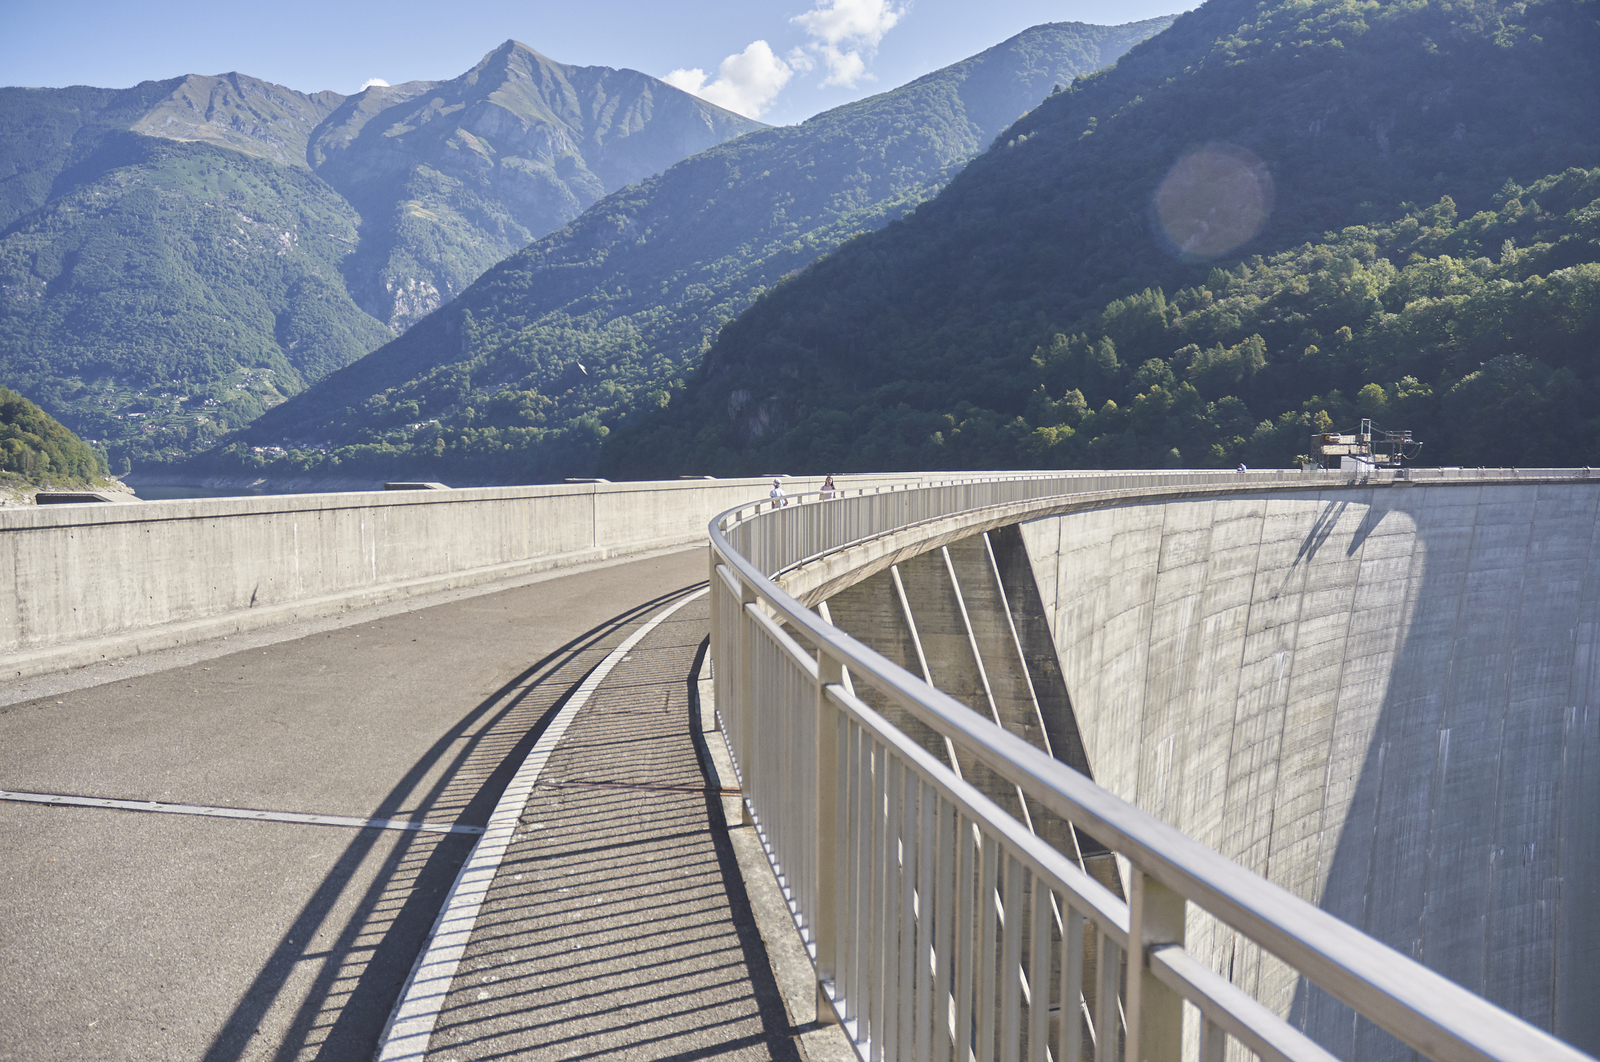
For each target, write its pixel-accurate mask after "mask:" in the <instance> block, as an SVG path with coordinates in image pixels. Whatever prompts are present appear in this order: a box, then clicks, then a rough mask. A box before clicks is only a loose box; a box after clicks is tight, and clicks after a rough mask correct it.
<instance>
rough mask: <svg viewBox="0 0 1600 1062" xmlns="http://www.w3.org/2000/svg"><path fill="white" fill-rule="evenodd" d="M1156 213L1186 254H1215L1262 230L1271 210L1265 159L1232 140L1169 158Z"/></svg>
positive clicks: (1157, 198) (1214, 255)
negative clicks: (1170, 162)
mask: <svg viewBox="0 0 1600 1062" xmlns="http://www.w3.org/2000/svg"><path fill="white" fill-rule="evenodd" d="M1155 211H1156V217H1157V218H1158V219H1159V220H1160V222H1161V229H1162V231H1163V232H1164V233H1166V236H1167V239H1169V240H1171V241H1172V245H1173V247H1175V248H1176V249H1177V251H1178V253H1179V254H1181V255H1182V256H1183V257H1185V258H1215V257H1216V256H1217V255H1219V254H1226V253H1227V252H1228V251H1231V250H1233V249H1234V248H1235V247H1238V246H1239V245H1240V244H1242V243H1244V242H1245V241H1246V240H1248V239H1250V237H1252V236H1254V235H1255V234H1256V233H1258V232H1260V231H1261V226H1263V225H1265V224H1266V222H1267V217H1268V215H1270V214H1271V213H1272V174H1270V173H1268V172H1267V164H1266V163H1264V162H1262V161H1261V160H1260V159H1258V158H1256V157H1255V156H1254V155H1252V154H1251V153H1250V152H1248V151H1246V150H1245V149H1244V148H1242V147H1239V146H1237V145H1234V144H1221V143H1213V144H1207V145H1205V146H1204V147H1202V148H1200V149H1199V150H1198V151H1192V152H1190V153H1189V154H1187V155H1185V156H1183V157H1182V158H1180V159H1179V160H1178V161H1177V162H1175V163H1173V165H1172V169H1170V170H1168V171H1167V176H1166V177H1165V178H1164V179H1163V180H1162V182H1161V187H1160V188H1158V189H1156V197H1155Z"/></svg>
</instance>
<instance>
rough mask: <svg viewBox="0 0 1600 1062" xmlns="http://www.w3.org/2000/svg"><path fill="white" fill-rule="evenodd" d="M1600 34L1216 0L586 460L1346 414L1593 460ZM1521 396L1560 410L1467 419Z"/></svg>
mask: <svg viewBox="0 0 1600 1062" xmlns="http://www.w3.org/2000/svg"><path fill="white" fill-rule="evenodd" d="M1597 16H1600V5H1596V4H1594V3H1592V2H1586V0H1547V2H1536V3H1527V4H1523V3H1515V4H1510V3H1497V2H1490V0H1464V2H1452V3H1440V2H1437V0H1429V2H1409V3H1377V2H1356V0H1294V2H1285V3H1272V4H1256V3H1254V2H1245V0H1211V2H1210V3H1207V4H1206V5H1205V6H1204V7H1202V8H1200V9H1198V10H1196V11H1193V12H1190V13H1188V14H1185V15H1183V16H1181V17H1180V18H1179V19H1178V20H1177V21H1176V22H1175V23H1174V24H1173V26H1172V28H1171V29H1169V30H1168V31H1167V32H1166V33H1163V34H1161V35H1160V36H1158V37H1155V38H1153V39H1151V40H1149V41H1147V42H1145V43H1144V44H1142V45H1140V46H1138V47H1136V48H1134V49H1133V50H1132V51H1131V52H1129V54H1128V55H1126V56H1124V57H1123V59H1122V60H1121V61H1120V62H1119V63H1118V64H1117V65H1116V66H1115V67H1114V68H1112V69H1110V70H1108V71H1105V72H1103V73H1100V74H1097V75H1095V76H1092V77H1088V78H1085V79H1082V80H1080V81H1078V82H1076V83H1075V84H1073V85H1072V86H1071V87H1070V88H1069V89H1067V90H1066V91H1064V92H1062V93H1059V94H1057V95H1055V96H1052V97H1051V98H1050V99H1049V100H1047V101H1046V102H1045V103H1044V104H1043V105H1042V106H1041V107H1039V108H1038V109H1036V110H1035V111H1033V112H1031V113H1030V114H1028V115H1027V116H1026V117H1024V118H1023V119H1022V120H1020V121H1019V122H1017V123H1016V125H1014V126H1013V127H1012V128H1011V129H1010V130H1008V131H1007V132H1006V133H1005V134H1004V135H1003V136H1002V137H1001V138H1000V140H999V141H998V142H997V143H996V145H995V147H994V148H993V149H991V150H990V151H989V152H987V153H986V154H985V155H984V156H983V157H981V158H980V159H977V160H975V161H974V162H973V163H972V165H970V166H969V167H967V169H966V170H964V171H963V172H962V173H961V175H960V176H958V177H957V178H956V179H955V180H953V181H952V182H951V183H950V184H949V185H948V186H947V187H946V188H945V189H944V191H943V192H942V193H941V194H940V195H939V196H938V197H937V198H936V199H934V200H933V201H931V202H929V203H927V204H924V205H923V206H922V207H921V208H919V209H918V210H917V211H916V212H915V213H914V214H912V215H911V216H909V217H907V218H905V219H904V220H902V221H900V222H898V223H897V224H894V225H891V226H888V227H887V228H885V229H884V230H882V231H880V232H878V233H875V234H872V235H870V236H866V237H863V238H861V239H859V240H856V241H853V242H851V243H850V244H848V245H846V246H845V247H843V248H841V249H840V251H839V252H838V253H836V254H834V255H832V256H830V257H829V258H827V259H824V260H822V261H821V262H819V263H817V264H816V265H815V266H813V267H812V268H811V269H809V270H806V271H804V272H803V273H801V274H800V275H799V276H796V277H794V278H792V279H790V280H789V281H788V282H786V283H784V284H782V285H780V286H779V287H778V288H776V289H775V290H773V291H771V292H769V293H768V294H767V295H766V296H765V297H764V298H763V299H762V300H760V302H758V303H757V304H756V305H755V306H754V307H752V309H751V310H750V311H749V312H747V313H746V314H744V315H743V316H742V317H741V318H740V319H739V320H738V321H736V322H735V323H733V324H732V325H730V326H729V327H728V328H727V329H725V330H724V331H723V332H722V334H721V336H720V337H719V339H718V341H717V343H716V344H715V345H714V347H713V348H712V350H711V351H710V353H709V355H708V357H707V359H706V362H705V366H704V368H703V370H702V372H701V374H700V375H699V376H698V377H697V378H696V379H695V380H694V381H693V383H692V386H691V387H690V389H689V393H688V394H687V395H686V396H684V399H683V400H682V401H678V400H675V401H674V402H673V403H672V405H671V407H670V408H669V409H667V410H665V411H663V412H662V413H661V414H658V415H657V416H655V417H654V418H652V419H651V421H650V422H649V423H645V424H640V425H638V426H637V427H635V428H634V429H632V430H629V431H625V432H623V433H621V435H620V436H619V437H613V438H612V439H611V440H608V444H607V447H606V449H605V453H604V455H603V461H602V465H601V469H602V472H603V474H609V475H612V476H630V475H655V474H679V473H713V474H729V473H734V472H752V471H768V470H771V469H776V468H782V469H784V470H786V471H791V472H800V471H812V472H825V471H844V470H848V469H856V468H899V467H912V468H915V467H927V468H934V467H937V468H945V467H986V466H997V467H1011V466H1014V465H1016V464H1040V465H1047V466H1050V465H1065V466H1084V465H1097V466H1098V465H1112V466H1128V465H1149V464H1155V465H1162V464H1185V465H1190V464H1231V463H1233V462H1234V461H1236V460H1239V459H1248V460H1249V461H1251V462H1252V463H1273V464H1277V463H1287V462H1289V461H1291V460H1293V458H1294V457H1295V456H1296V455H1298V454H1301V453H1304V452H1305V451H1306V449H1307V437H1308V436H1309V434H1310V431H1311V427H1312V425H1313V424H1316V423H1321V422H1322V418H1319V414H1325V415H1326V419H1327V420H1328V421H1331V422H1333V424H1334V426H1335V427H1339V428H1343V429H1345V430H1350V428H1351V427H1352V425H1351V424H1349V422H1348V418H1350V417H1352V416H1355V415H1356V414H1357V413H1358V412H1360V411H1362V410H1365V411H1369V412H1378V411H1380V410H1381V411H1382V412H1381V419H1380V423H1384V422H1388V423H1390V424H1391V425H1392V426H1399V427H1416V428H1418V429H1419V434H1421V429H1423V428H1424V427H1425V426H1431V430H1432V431H1433V433H1434V436H1435V442H1434V444H1430V446H1429V448H1428V450H1427V451H1426V454H1427V457H1428V459H1429V460H1434V461H1441V462H1443V463H1458V462H1464V461H1473V459H1474V458H1477V461H1474V463H1478V462H1481V461H1490V462H1493V461H1495V460H1496V459H1498V460H1503V461H1506V462H1508V463H1511V462H1515V461H1523V462H1527V461H1533V460H1535V459H1537V460H1558V461H1559V463H1564V464H1584V463H1592V462H1594V461H1595V460H1596V458H1600V453H1596V452H1595V432H1594V426H1593V424H1592V423H1591V422H1590V421H1589V420H1587V419H1585V418H1586V416H1587V414H1586V413H1585V412H1584V411H1585V410H1586V409H1592V408H1593V402H1592V400H1590V399H1589V398H1585V397H1584V396H1593V395H1594V394H1595V392H1594V387H1595V384H1596V382H1597V376H1600V364H1597V363H1596V341H1595V314H1596V309H1595V303H1594V300H1593V296H1592V290H1593V283H1594V268H1595V267H1594V265H1593V263H1595V262H1597V261H1600V253H1597V251H1596V247H1595V237H1596V233H1595V232H1594V218H1595V209H1596V208H1595V206H1594V199H1595V194H1594V192H1593V182H1592V175H1591V174H1589V173H1587V172H1577V173H1565V172H1564V171H1566V170H1568V168H1569V167H1578V168H1580V170H1587V169H1589V168H1592V167H1595V166H1597V165H1600V61H1597V59H1596V57H1597V56H1600V26H1597ZM1508 182H1511V183H1508ZM1523 186H1526V187H1523ZM1508 240H1509V241H1510V242H1509V243H1507V242H1506V241H1508ZM1560 372H1565V373H1567V375H1565V376H1557V375H1555V374H1557V373H1560ZM1368 385H1372V388H1371V389H1370V390H1369V389H1367V388H1368ZM1041 387H1042V388H1043V390H1042V391H1041V390H1040V388H1041ZM1380 392H1381V393H1382V396H1383V398H1382V400H1381V401H1380V400H1379V393H1380ZM1363 395H1365V396H1366V397H1365V398H1362V397H1361V396H1363ZM1141 396H1142V397H1141ZM1572 396H1577V398H1576V400H1574V398H1573V397H1572ZM1107 403H1110V405H1109V406H1108V405H1107ZM1489 410H1500V411H1501V413H1491V412H1488V411H1489ZM1091 411H1093V412H1092V413H1091ZM1511 411H1520V412H1521V415H1522V416H1524V417H1526V416H1538V417H1554V418H1555V419H1554V420H1552V421H1540V422H1538V423H1536V424H1535V423H1528V422H1527V421H1526V420H1522V419H1519V420H1515V421H1511V422H1506V423H1504V424H1503V427H1502V428H1501V429H1500V430H1499V433H1498V434H1497V435H1495V436H1492V438H1493V439H1494V442H1493V443H1492V444H1491V443H1487V442H1484V441H1482V440H1480V439H1475V437H1474V436H1473V435H1472V434H1471V431H1469V429H1468V428H1467V427H1466V425H1478V426H1483V425H1487V424H1491V423H1497V421H1496V417H1498V416H1501V415H1509V413H1510V412H1511ZM1397 418H1398V419H1401V420H1404V421H1406V423H1403V424H1398V425H1393V421H1394V420H1396V419H1397Z"/></svg>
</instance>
